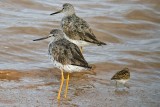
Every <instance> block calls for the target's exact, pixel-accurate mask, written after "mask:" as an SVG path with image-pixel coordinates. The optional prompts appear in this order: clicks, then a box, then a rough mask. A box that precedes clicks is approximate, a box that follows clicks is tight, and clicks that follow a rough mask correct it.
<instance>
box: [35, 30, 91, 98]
mask: <svg viewBox="0 0 160 107" xmlns="http://www.w3.org/2000/svg"><path fill="white" fill-rule="evenodd" d="M47 38H51V42H50V43H49V45H48V53H49V56H50V59H51V61H52V62H53V65H54V66H55V67H57V68H58V69H60V70H61V85H60V88H59V92H58V96H57V99H58V100H59V99H60V94H61V90H62V86H63V82H64V75H63V72H67V73H68V74H67V80H66V89H65V94H64V97H65V98H66V97H67V91H68V82H69V73H72V72H81V71H82V70H90V69H91V67H90V66H89V65H88V63H87V61H86V60H85V59H84V57H83V55H82V53H81V51H80V49H79V47H78V46H77V45H76V44H74V43H72V42H70V41H68V40H67V39H65V34H64V32H63V31H62V30H60V29H53V30H52V31H51V32H50V35H49V36H47V37H43V38H40V39H35V40H33V41H39V40H43V39H47Z"/></svg>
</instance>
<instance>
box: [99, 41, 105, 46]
mask: <svg viewBox="0 0 160 107" xmlns="http://www.w3.org/2000/svg"><path fill="white" fill-rule="evenodd" d="M102 45H107V44H106V43H104V42H101V41H99V43H98V46H102Z"/></svg>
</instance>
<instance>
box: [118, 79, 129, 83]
mask: <svg viewBox="0 0 160 107" xmlns="http://www.w3.org/2000/svg"><path fill="white" fill-rule="evenodd" d="M116 81H117V82H119V83H122V84H124V83H126V82H127V81H128V79H121V80H116Z"/></svg>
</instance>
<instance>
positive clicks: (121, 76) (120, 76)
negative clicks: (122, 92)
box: [111, 68, 130, 88]
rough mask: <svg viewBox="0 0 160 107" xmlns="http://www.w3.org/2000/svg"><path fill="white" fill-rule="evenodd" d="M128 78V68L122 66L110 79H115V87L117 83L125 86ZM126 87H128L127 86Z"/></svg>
mask: <svg viewBox="0 0 160 107" xmlns="http://www.w3.org/2000/svg"><path fill="white" fill-rule="evenodd" d="M129 79H130V72H129V69H128V68H124V69H123V70H121V71H118V72H117V73H116V74H115V75H114V76H113V77H112V78H111V80H115V81H116V87H118V83H121V84H123V86H125V83H126V82H127V81H128V80H129ZM127 88H128V87H127Z"/></svg>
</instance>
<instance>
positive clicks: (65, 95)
mask: <svg viewBox="0 0 160 107" xmlns="http://www.w3.org/2000/svg"><path fill="white" fill-rule="evenodd" d="M68 83H69V73H68V75H67V80H66V90H65V94H64V98H67V92H68Z"/></svg>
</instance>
